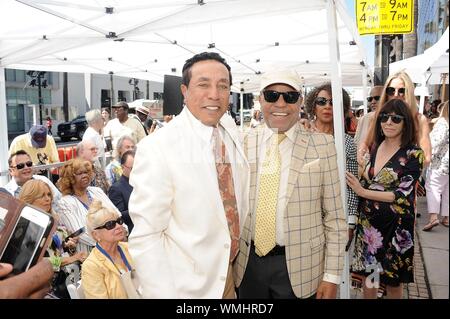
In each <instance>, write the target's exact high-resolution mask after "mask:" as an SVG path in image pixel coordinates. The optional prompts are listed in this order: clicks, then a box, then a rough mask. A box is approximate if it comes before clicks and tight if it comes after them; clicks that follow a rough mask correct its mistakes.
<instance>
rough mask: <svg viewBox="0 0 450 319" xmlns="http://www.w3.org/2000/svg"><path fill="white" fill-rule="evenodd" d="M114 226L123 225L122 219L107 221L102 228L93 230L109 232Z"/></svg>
mask: <svg viewBox="0 0 450 319" xmlns="http://www.w3.org/2000/svg"><path fill="white" fill-rule="evenodd" d="M116 224H119V225H122V224H123V219H122V217H119V218H117V219H116V220H110V221H107V222H106V223H105V224H104V225H103V226H100V227H97V228H95V229H102V228H106V229H107V230H111V229H114V228H115V227H116Z"/></svg>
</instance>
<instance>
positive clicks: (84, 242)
mask: <svg viewBox="0 0 450 319" xmlns="http://www.w3.org/2000/svg"><path fill="white" fill-rule="evenodd" d="M93 175H94V173H93V170H92V164H91V163H90V162H89V161H85V160H82V159H79V158H76V159H73V160H70V161H68V162H66V164H65V165H64V166H63V167H62V169H61V171H60V174H59V176H60V177H59V180H58V182H57V186H58V188H59V190H60V191H61V193H62V195H63V197H62V198H61V200H59V201H58V203H57V207H58V208H57V209H58V213H59V215H60V217H61V221H62V223H63V224H64V225H66V227H67V229H68V230H69V232H71V233H73V232H75V231H77V230H79V229H80V228H82V227H85V226H86V215H87V212H88V209H89V207H90V205H91V203H92V201H93V200H94V199H97V200H100V201H102V202H103V203H104V204H105V205H107V206H108V207H110V208H111V209H112V210H115V211H117V213H118V214H120V212H119V210H118V209H117V208H116V207H115V206H114V204H113V203H112V202H111V200H110V199H109V198H108V196H107V195H106V194H105V193H104V192H103V191H102V189H101V188H98V187H95V186H89V185H90V183H91V180H92V177H93ZM93 246H95V241H94V239H92V238H91V236H90V235H89V234H86V233H83V234H82V235H80V241H79V243H78V250H79V251H84V252H89V251H90V250H91V249H92V247H93Z"/></svg>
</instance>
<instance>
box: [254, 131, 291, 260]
mask: <svg viewBox="0 0 450 319" xmlns="http://www.w3.org/2000/svg"><path fill="white" fill-rule="evenodd" d="M274 136H275V137H272V143H271V146H270V148H269V149H268V151H267V152H266V158H265V160H264V163H263V165H262V169H261V176H260V178H259V191H258V205H257V208H256V224H255V248H256V254H257V255H258V256H265V255H266V254H267V253H268V252H269V251H271V250H272V249H273V248H274V247H275V245H276V241H275V239H276V215H277V203H278V190H279V188H280V173H281V156H280V149H279V143H281V142H282V141H283V139H284V138H285V137H286V135H285V134H274Z"/></svg>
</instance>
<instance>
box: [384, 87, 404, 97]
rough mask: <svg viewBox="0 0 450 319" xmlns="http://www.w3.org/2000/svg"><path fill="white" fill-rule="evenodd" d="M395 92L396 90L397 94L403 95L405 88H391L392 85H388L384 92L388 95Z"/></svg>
mask: <svg viewBox="0 0 450 319" xmlns="http://www.w3.org/2000/svg"><path fill="white" fill-rule="evenodd" d="M395 92H397V94H398V95H401V96H403V95H405V92H406V89H405V88H399V89H396V88H393V87H392V86H388V87H387V88H386V94H387V95H389V96H393V95H394V94H395Z"/></svg>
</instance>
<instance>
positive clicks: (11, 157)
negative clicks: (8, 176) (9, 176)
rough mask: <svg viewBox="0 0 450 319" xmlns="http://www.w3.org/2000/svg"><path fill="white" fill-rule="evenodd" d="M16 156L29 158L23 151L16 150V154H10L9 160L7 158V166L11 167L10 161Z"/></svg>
mask: <svg viewBox="0 0 450 319" xmlns="http://www.w3.org/2000/svg"><path fill="white" fill-rule="evenodd" d="M17 155H26V156H28V157H29V158H31V156H30V154H28V153H27V152H26V151H24V150H18V151H17V152H14V153H12V154H11V155H10V156H9V158H8V166H11V164H12V160H13V158H14V157H16V156H17Z"/></svg>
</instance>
